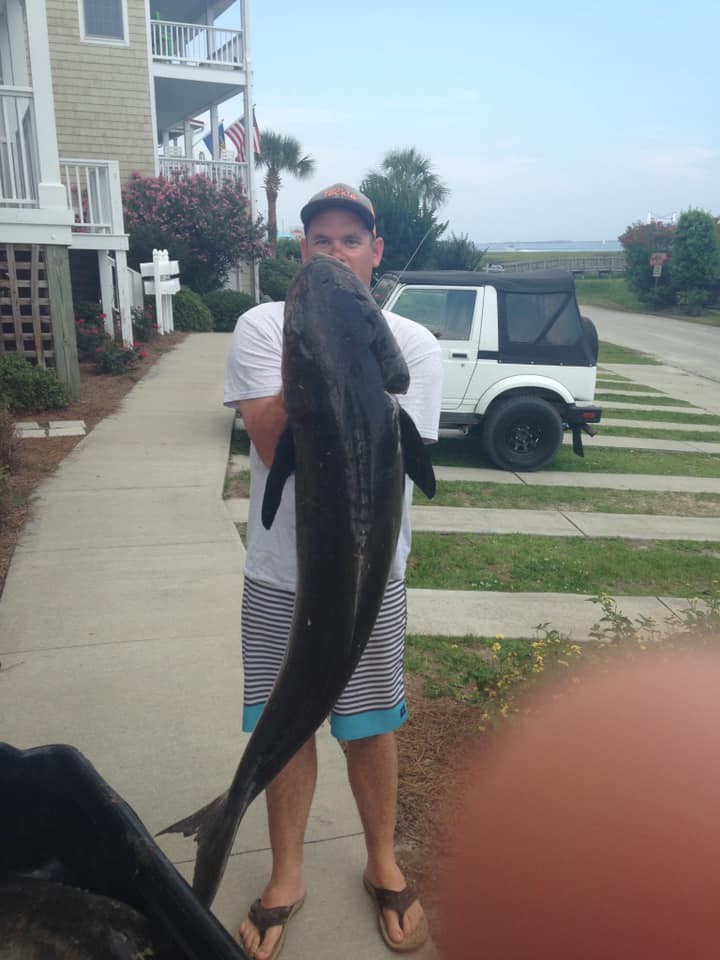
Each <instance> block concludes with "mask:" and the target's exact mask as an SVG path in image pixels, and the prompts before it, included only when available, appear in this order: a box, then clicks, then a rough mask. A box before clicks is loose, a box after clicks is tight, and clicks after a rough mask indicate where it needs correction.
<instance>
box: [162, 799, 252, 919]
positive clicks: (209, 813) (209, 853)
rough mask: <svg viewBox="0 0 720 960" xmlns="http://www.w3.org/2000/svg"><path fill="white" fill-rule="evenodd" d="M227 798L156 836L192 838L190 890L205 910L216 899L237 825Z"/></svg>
mask: <svg viewBox="0 0 720 960" xmlns="http://www.w3.org/2000/svg"><path fill="white" fill-rule="evenodd" d="M227 799H228V794H227V792H226V793H224V794H222V796H220V797H217V798H216V799H215V800H213V801H212V803H208V804H207V806H204V807H203V808H202V809H200V810H196V811H195V813H191V814H190V816H189V817H185V818H184V819H183V820H178V822H177V823H173V824H172V825H171V826H169V827H166V828H165V829H164V830H161V831H160V834H158V836H160V835H162V834H164V833H182V834H183V835H184V836H186V837H192V836H194V837H195V842H196V843H197V853H196V855H195V870H194V873H193V882H192V888H193V892H194V894H195V896H196V897H197V898H198V900H199V901H200V902H201V903H202V904H203V906H205V907H209V906H210V904H211V903H212V901H213V900H214V898H215V894H216V893H217V888H218V887H219V885H220V881H221V879H222V875H223V873H224V871H225V865H226V863H227V861H228V857H229V856H230V848H231V847H232V843H233V840H234V839H235V833H236V831H237V826H238V823H239V820H238V818H236V817H234V816H232V815H230V814H229V812H228V808H227Z"/></svg>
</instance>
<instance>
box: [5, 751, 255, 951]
mask: <svg viewBox="0 0 720 960" xmlns="http://www.w3.org/2000/svg"><path fill="white" fill-rule="evenodd" d="M99 957H103V958H107V960H111V958H114V960H140V958H144V960H152V958H155V960H210V958H212V960H247V954H246V953H245V952H244V950H243V949H242V948H241V946H240V945H239V944H237V943H235V942H234V940H233V938H232V937H231V936H230V934H229V933H228V932H227V931H226V930H225V929H224V928H223V927H222V926H221V925H220V923H219V922H218V920H217V919H216V918H215V917H214V916H213V915H212V913H210V911H209V910H206V909H205V907H204V906H202V904H200V903H198V900H197V897H195V896H194V895H193V891H192V890H191V889H190V887H189V885H188V884H187V883H186V882H185V880H184V879H183V878H182V877H181V876H180V874H179V873H178V872H177V870H176V869H175V867H174V866H173V865H172V863H170V861H169V860H168V859H167V857H166V856H165V854H164V853H163V852H162V850H160V848H159V847H158V846H157V844H156V843H155V841H154V840H153V838H152V836H151V835H150V834H149V833H148V831H147V830H146V829H145V827H144V826H143V824H142V823H141V821H140V820H139V819H138V817H137V815H136V814H135V813H134V811H133V810H132V808H131V807H130V806H129V805H128V804H127V803H126V802H125V801H124V800H123V799H122V797H121V796H119V795H118V794H117V793H116V792H115V791H114V790H113V789H112V787H110V786H109V784H108V783H106V782H105V780H103V778H102V777H101V776H100V775H99V774H98V772H97V771H96V770H95V768H94V767H93V766H92V765H91V764H90V763H89V761H88V760H87V759H86V758H85V757H84V756H83V755H82V754H81V753H80V752H79V751H78V750H76V749H74V748H73V747H70V746H66V745H64V744H54V745H49V746H42V747H34V748H33V749H31V750H17V749H16V748H14V747H11V746H10V745H9V744H6V743H0V960H18V958H22V960H55V958H57V960H97V958H99Z"/></svg>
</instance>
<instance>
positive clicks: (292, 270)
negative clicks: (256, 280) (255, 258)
mask: <svg viewBox="0 0 720 960" xmlns="http://www.w3.org/2000/svg"><path fill="white" fill-rule="evenodd" d="M299 269H300V264H299V263H298V262H297V261H296V260H285V259H283V260H261V261H260V289H261V290H262V292H263V293H264V294H265V296H267V297H270V299H271V300H284V299H285V296H286V294H287V289H288V287H289V286H290V281H291V280H292V278H293V277H294V276H295V274H296V273H297V272H298V270H299Z"/></svg>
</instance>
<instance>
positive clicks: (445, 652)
mask: <svg viewBox="0 0 720 960" xmlns="http://www.w3.org/2000/svg"><path fill="white" fill-rule="evenodd" d="M592 646H594V645H592V644H587V645H583V647H582V648H581V647H580V646H579V645H578V644H576V643H571V642H570V641H569V640H566V639H563V638H561V637H559V636H552V637H550V636H547V637H543V636H542V635H541V634H539V635H538V637H537V638H534V639H531V638H527V639H505V638H504V637H503V638H501V639H499V638H497V637H467V636H466V637H435V636H428V635H427V634H410V635H409V636H408V638H407V641H406V644H405V669H406V670H407V672H408V673H412V674H414V675H415V676H418V677H421V678H422V681H423V694H424V695H425V696H426V697H433V698H434V697H449V698H451V699H453V700H455V701H457V702H459V703H464V704H466V705H468V706H478V707H483V708H485V709H488V708H490V709H492V708H495V709H492V714H493V715H494V714H496V713H500V714H501V715H503V714H505V713H506V712H507V711H506V710H504V709H497V708H501V707H502V705H503V704H507V705H508V706H512V705H513V701H514V692H515V691H518V690H519V689H522V688H524V687H525V686H526V685H527V683H528V681H530V682H532V681H536V680H538V679H539V675H540V674H542V673H544V672H545V671H546V670H547V669H551V668H554V667H556V666H557V665H558V664H563V665H564V666H569V664H570V663H571V662H572V661H573V660H574V659H580V658H581V657H582V656H583V654H587V653H588V652H589V651H590V648H591V647H592ZM498 701H500V702H498ZM484 719H486V720H489V719H491V717H490V716H485V717H484Z"/></svg>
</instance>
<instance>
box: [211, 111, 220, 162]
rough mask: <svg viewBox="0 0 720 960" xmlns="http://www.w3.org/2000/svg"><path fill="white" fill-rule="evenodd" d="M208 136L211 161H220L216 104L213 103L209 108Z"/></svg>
mask: <svg viewBox="0 0 720 960" xmlns="http://www.w3.org/2000/svg"><path fill="white" fill-rule="evenodd" d="M210 134H211V137H212V139H211V141H210V142H211V145H212V157H211V159H212V160H219V159H220V133H219V131H218V108H217V104H216V103H214V104H213V105H212V106H211V107H210Z"/></svg>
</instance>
